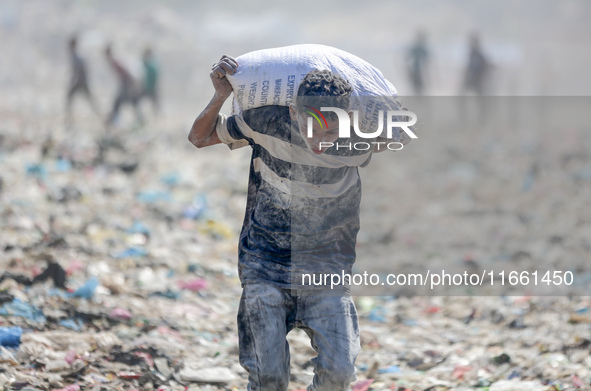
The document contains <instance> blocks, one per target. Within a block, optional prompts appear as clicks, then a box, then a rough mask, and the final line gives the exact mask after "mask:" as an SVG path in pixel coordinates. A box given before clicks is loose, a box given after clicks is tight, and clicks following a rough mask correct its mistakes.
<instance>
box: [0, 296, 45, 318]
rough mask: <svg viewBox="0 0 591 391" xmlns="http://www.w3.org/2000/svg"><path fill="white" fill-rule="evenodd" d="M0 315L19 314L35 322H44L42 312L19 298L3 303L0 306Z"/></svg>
mask: <svg viewBox="0 0 591 391" xmlns="http://www.w3.org/2000/svg"><path fill="white" fill-rule="evenodd" d="M0 315H4V316H20V317H22V318H27V319H29V320H32V321H33V322H37V323H45V320H46V318H45V316H44V315H43V312H41V311H40V310H39V309H37V308H35V307H33V306H32V305H30V304H29V303H26V302H24V301H21V300H19V299H14V300H13V301H11V302H10V303H4V305H3V306H2V307H0Z"/></svg>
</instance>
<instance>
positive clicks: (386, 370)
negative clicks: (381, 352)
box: [378, 365, 402, 373]
mask: <svg viewBox="0 0 591 391" xmlns="http://www.w3.org/2000/svg"><path fill="white" fill-rule="evenodd" d="M400 372H402V370H401V369H400V367H399V366H398V365H390V366H389V367H387V368H380V369H378V373H400Z"/></svg>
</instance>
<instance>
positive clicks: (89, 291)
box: [70, 277, 99, 299]
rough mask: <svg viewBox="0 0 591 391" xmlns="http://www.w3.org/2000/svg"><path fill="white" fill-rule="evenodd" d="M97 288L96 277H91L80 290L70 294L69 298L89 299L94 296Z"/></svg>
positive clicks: (97, 281)
mask: <svg viewBox="0 0 591 391" xmlns="http://www.w3.org/2000/svg"><path fill="white" fill-rule="evenodd" d="M98 286H99V280H98V278H96V277H91V278H90V279H89V280H88V281H86V282H85V283H84V285H82V286H81V287H80V288H78V289H77V290H76V291H74V292H73V293H71V294H70V296H71V297H81V298H83V299H90V298H92V296H94V291H95V290H96V288H97V287H98Z"/></svg>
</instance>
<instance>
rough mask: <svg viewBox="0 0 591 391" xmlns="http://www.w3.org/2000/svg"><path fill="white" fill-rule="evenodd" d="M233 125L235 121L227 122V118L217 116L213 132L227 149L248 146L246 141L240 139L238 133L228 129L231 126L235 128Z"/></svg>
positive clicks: (220, 115)
mask: <svg viewBox="0 0 591 391" xmlns="http://www.w3.org/2000/svg"><path fill="white" fill-rule="evenodd" d="M230 119H233V117H230ZM235 124H236V121H235V120H234V121H232V120H230V121H229V120H228V117H227V116H225V115H223V114H219V115H218V121H217V123H216V126H215V131H216V133H217V135H218V138H219V139H220V141H221V142H223V143H224V144H226V145H227V146H228V148H230V149H232V150H234V149H238V148H242V147H245V146H247V145H249V144H250V143H249V141H248V140H247V139H245V138H244V137H243V136H242V137H241V133H240V132H236V131H235V130H234V131H232V130H233V129H232V130H230V129H229V127H232V125H234V126H236V125H235Z"/></svg>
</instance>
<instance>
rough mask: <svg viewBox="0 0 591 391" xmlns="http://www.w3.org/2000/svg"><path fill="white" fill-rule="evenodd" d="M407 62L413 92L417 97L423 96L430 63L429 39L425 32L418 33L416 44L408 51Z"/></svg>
mask: <svg viewBox="0 0 591 391" xmlns="http://www.w3.org/2000/svg"><path fill="white" fill-rule="evenodd" d="M406 60H407V67H408V75H409V77H410V82H411V84H412V88H413V91H414V93H415V95H423V93H424V90H425V73H426V71H427V66H428V63H429V50H428V49H427V39H426V35H425V33H424V32H423V31H419V32H417V36H416V38H415V42H414V43H413V45H412V46H411V47H410V49H409V50H408V53H407V56H406Z"/></svg>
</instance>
